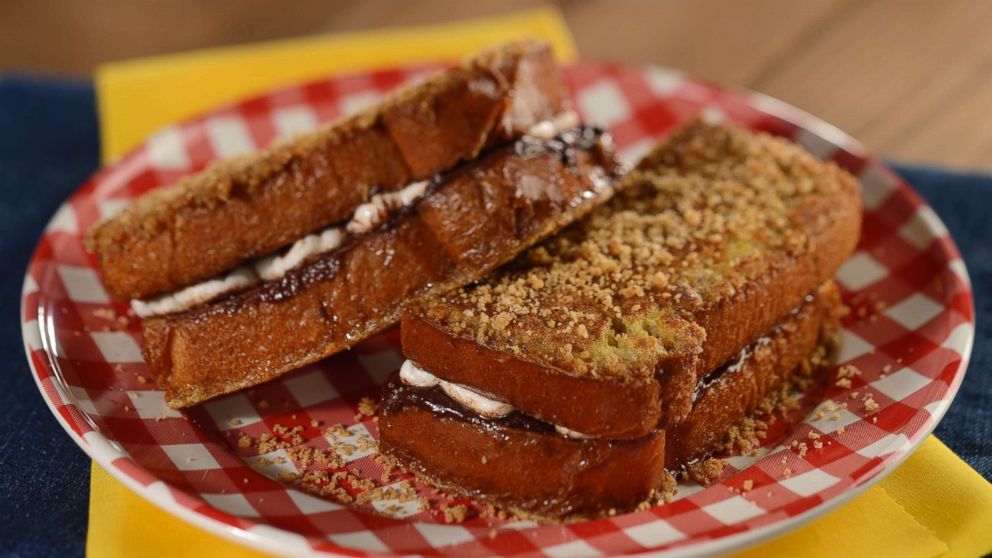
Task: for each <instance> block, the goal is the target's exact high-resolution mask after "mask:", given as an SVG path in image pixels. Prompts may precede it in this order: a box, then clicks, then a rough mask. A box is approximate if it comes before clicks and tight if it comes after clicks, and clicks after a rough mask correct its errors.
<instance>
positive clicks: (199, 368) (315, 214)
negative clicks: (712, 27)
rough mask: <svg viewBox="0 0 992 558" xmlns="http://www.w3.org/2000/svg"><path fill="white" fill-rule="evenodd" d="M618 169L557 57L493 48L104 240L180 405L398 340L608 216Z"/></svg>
mask: <svg viewBox="0 0 992 558" xmlns="http://www.w3.org/2000/svg"><path fill="white" fill-rule="evenodd" d="M619 172H620V165H619V164H618V163H617V162H616V159H615V158H614V155H613V152H612V143H611V139H610V136H609V134H607V133H605V132H604V131H602V130H600V129H598V128H595V127H592V126H586V125H583V124H582V123H581V122H580V121H579V117H578V115H577V114H576V113H575V112H574V111H572V110H571V107H570V102H569V99H568V98H567V95H566V93H565V88H564V85H563V83H562V80H561V74H560V71H559V68H558V66H557V65H556V63H555V60H554V57H553V55H552V52H551V50H550V48H549V46H548V45H547V44H545V43H542V42H536V41H529V40H522V41H518V42H514V43H509V44H506V45H502V46H498V47H495V48H491V49H489V50H486V51H484V52H482V53H481V54H478V55H476V56H475V57H472V58H470V59H468V60H467V61H465V62H463V63H462V64H460V65H458V66H456V67H454V68H451V69H449V70H446V71H444V72H441V73H439V74H437V75H435V76H433V77H432V78H430V79H428V80H427V81H426V82H424V83H421V84H419V85H413V86H409V87H406V88H404V89H401V90H399V91H397V92H395V93H393V94H391V95H388V96H387V97H386V98H384V99H383V100H382V101H381V102H379V103H378V104H376V105H375V106H372V107H370V108H368V109H366V110H364V111H363V112H361V113H359V114H356V115H353V116H349V117H345V118H343V119H341V120H339V121H337V122H334V123H331V124H329V125H327V126H324V127H322V128H320V129H319V130H317V131H315V132H312V133H309V134H304V135H302V136H298V137H296V138H292V139H289V140H285V141H282V142H280V143H278V144H276V145H275V146H273V147H270V148H269V149H266V150H264V151H262V152H260V153H257V154H253V155H247V156H244V157H241V158H238V159H234V160H229V161H224V162H221V163H219V164H216V165H214V166H212V167H210V168H208V169H207V170H206V171H204V172H202V173H200V174H197V175H195V176H191V177H189V178H186V179H184V180H182V181H180V182H179V183H177V184H175V185H173V186H170V187H166V188H163V189H161V190H156V191H152V192H150V193H148V194H146V195H145V196H143V197H141V198H139V199H138V200H136V201H135V202H134V203H133V204H132V205H131V206H130V207H128V208H126V209H125V210H124V211H123V212H122V213H120V214H119V215H118V216H116V217H113V218H111V219H109V220H107V221H105V222H103V223H99V224H97V225H96V226H94V227H92V228H91V229H90V230H89V231H88V234H87V245H88V247H89V248H90V249H91V250H92V251H93V252H94V253H95V255H96V257H97V260H98V261H99V263H100V268H101V271H102V276H103V281H104V284H105V286H106V288H107V290H108V292H110V293H111V294H112V295H114V296H116V297H131V298H132V300H131V307H132V309H133V311H134V313H135V314H136V315H138V316H139V317H140V318H142V319H143V321H142V334H143V341H144V343H143V352H144V356H145V360H146V361H147V363H148V365H149V367H150V369H151V373H152V376H153V377H154V378H155V380H156V382H157V383H158V385H159V386H160V387H162V388H163V389H164V390H165V392H166V401H167V403H168V404H169V405H170V406H172V407H175V408H179V407H184V406H189V405H193V404H196V403H199V402H201V401H204V400H206V399H209V398H211V397H215V396H217V395H221V394H224V393H228V392H230V391H234V390H237V389H241V388H244V387H248V386H251V385H255V384H257V383H260V382H263V381H266V380H269V379H271V378H274V377H276V376H278V375H280V374H282V373H284V372H286V371H288V370H290V369H293V368H296V367H299V366H302V365H304V364H308V363H310V362H313V361H315V360H318V359H320V358H323V357H326V356H329V355H331V354H333V353H335V352H337V351H340V350H343V349H346V348H348V347H351V346H352V345H354V344H356V343H358V342H360V341H361V340H363V339H364V338H366V337H368V336H369V335H372V334H374V333H376V332H378V331H381V330H382V329H384V328H386V327H389V326H391V325H393V324H394V323H395V322H396V321H398V319H399V314H400V309H401V306H402V305H404V304H406V303H409V302H410V300H411V299H414V298H417V297H420V296H423V295H425V294H426V293H427V292H428V291H430V290H431V289H435V290H436V289H445V288H453V287H458V286H461V285H464V284H466V283H468V282H471V281H475V280H477V279H479V278H480V277H482V276H483V275H485V274H486V273H488V272H489V271H491V270H492V269H494V268H496V267H498V266H499V265H501V264H503V263H505V262H506V261H508V260H510V259H512V258H513V257H514V256H516V255H517V253H519V252H520V251H521V250H524V249H526V248H528V247H530V246H531V245H533V244H534V243H536V242H538V241H540V240H542V239H543V238H544V237H546V236H548V235H549V234H551V233H553V232H556V231H557V230H558V229H560V228H562V227H564V226H566V225H568V224H569V223H571V222H572V221H573V220H575V219H576V218H579V217H581V216H583V215H584V214H586V213H587V212H588V211H590V210H591V209H592V208H593V207H595V206H596V205H599V204H601V203H602V202H603V201H605V200H606V199H608V198H609V197H610V196H611V195H612V191H613V179H614V177H615V176H616V175H617V174H618V173H619Z"/></svg>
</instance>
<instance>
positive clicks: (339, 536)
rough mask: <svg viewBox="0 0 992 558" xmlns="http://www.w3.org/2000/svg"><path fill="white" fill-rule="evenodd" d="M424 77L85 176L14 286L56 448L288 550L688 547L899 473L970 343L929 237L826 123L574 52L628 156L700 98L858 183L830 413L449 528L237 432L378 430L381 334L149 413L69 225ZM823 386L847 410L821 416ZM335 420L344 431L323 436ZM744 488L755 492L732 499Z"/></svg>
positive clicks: (268, 108)
mask: <svg viewBox="0 0 992 558" xmlns="http://www.w3.org/2000/svg"><path fill="white" fill-rule="evenodd" d="M430 69H431V68H424V67H420V68H415V69H408V70H400V71H385V72H375V73H368V74H362V75H353V76H348V77H340V78H334V79H329V80H325V81H319V82H315V83H310V84H306V85H300V86H297V87H292V88H289V89H284V90H281V91H278V92H275V93H272V94H269V95H265V96H262V97H258V98H256V99H252V100H249V101H246V102H243V103H238V104H235V105H232V106H228V107H224V108H221V109H219V110H217V111H215V112H212V113H210V114H207V115H204V116H202V117H200V118H196V119H194V120H191V121H189V122H186V123H184V124H179V125H176V126H172V127H169V128H166V129H164V130H162V131H160V132H158V133H156V134H155V135H154V136H152V137H151V138H149V140H148V142H147V143H146V144H145V145H143V146H142V147H140V148H139V149H138V150H136V151H134V152H132V153H131V154H130V155H128V156H126V157H124V158H123V159H121V160H119V161H117V162H116V163H114V164H112V165H110V166H109V167H107V168H105V169H103V170H102V171H100V172H99V173H98V174H97V175H96V176H94V177H93V178H92V179H91V180H90V181H89V182H87V183H86V184H85V185H83V186H82V187H81V188H80V189H79V191H78V192H76V194H75V195H73V196H72V197H71V198H70V199H69V200H68V201H67V202H66V203H65V204H64V205H63V206H62V207H61V208H60V209H59V211H58V213H56V214H55V216H54V217H53V218H52V221H51V223H49V225H48V228H47V229H46V231H45V233H44V236H43V237H42V238H41V240H40V242H39V244H38V249H37V251H36V252H35V254H34V258H33V259H32V261H31V264H30V266H29V268H28V272H27V276H26V277H25V280H24V291H23V308H22V315H21V319H22V321H23V331H24V343H25V347H26V350H27V356H28V359H29V360H30V362H31V367H32V369H33V371H34V374H35V379H36V380H37V382H38V387H39V389H40V390H41V392H42V393H43V394H44V397H45V399H46V401H48V404H49V406H50V407H51V409H52V412H53V413H54V414H55V416H56V417H57V418H58V420H59V421H60V422H61V423H62V425H63V426H64V427H65V429H66V431H67V432H68V433H69V435H70V436H71V437H72V438H73V440H75V441H76V443H78V444H79V445H80V446H81V447H82V448H83V450H84V451H86V452H87V453H88V454H89V455H90V456H91V457H92V458H93V459H94V460H95V461H97V462H98V463H99V464H100V465H101V466H102V467H104V468H105V469H107V470H108V471H109V472H110V473H111V474H113V475H114V476H115V477H117V479H119V480H120V481H122V482H123V483H124V484H126V485H127V486H128V487H130V488H131V489H132V490H134V491H135V492H137V493H138V494H140V495H141V496H142V497H144V498H146V499H148V500H150V501H151V502H153V503H155V504H156V505H158V506H160V507H161V508H163V509H165V510H167V511H169V512H171V513H173V514H175V515H178V516H179V517H182V518H183V519H186V520H187V521H190V522H191V523H194V524H196V525H198V526H201V527H203V528H205V529H207V530H209V531H212V532H214V533H218V534H221V535H223V536H226V537H228V538H231V539H233V540H235V541H238V542H241V543H244V544H247V545H250V546H253V547H257V548H259V549H263V550H267V551H271V552H276V553H284V554H293V555H305V554H318V553H328V554H347V555H363V556H364V555H370V554H422V555H457V556H468V555H490V554H496V555H507V556H553V557H554V556H565V555H575V556H600V555H613V554H623V553H643V552H648V551H649V552H659V551H664V552H665V553H666V555H673V556H674V555H678V556H690V555H692V556H697V555H704V554H712V553H716V552H719V551H723V550H727V549H731V548H737V547H739V546H742V545H746V544H750V543H753V542H756V541H758V540H761V539H764V538H767V537H769V536H772V535H774V534H777V533H781V532H783V531H785V530H787V529H791V528H794V527H796V526H797V525H799V524H801V523H803V522H805V521H808V520H810V519H812V518H813V517H816V516H818V515H820V514H822V513H824V512H825V511H827V510H828V509H830V508H833V507H835V506H837V505H838V504H840V503H841V502H843V501H845V500H847V499H849V498H851V497H852V496H854V495H855V494H858V493H859V492H861V491H863V490H864V489H866V488H867V487H868V486H869V485H871V484H872V483H874V482H877V481H878V480H879V479H880V478H881V477H882V476H884V475H885V474H886V473H888V472H889V471H891V470H892V469H893V468H894V467H896V466H897V465H898V464H899V463H900V462H901V461H902V460H903V459H904V458H905V457H906V456H907V455H908V454H909V453H910V452H911V451H912V450H913V448H914V447H915V446H916V445H917V444H918V443H920V441H922V440H923V439H924V438H925V437H926V436H927V435H928V434H929V433H930V432H931V431H932V430H933V428H934V427H935V426H936V424H937V422H938V421H939V420H940V418H941V416H943V414H944V412H945V411H946V410H947V406H948V405H949V404H950V402H951V400H952V399H953V397H954V394H955V392H956V391H957V389H958V386H959V385H960V383H961V379H962V377H963V376H964V371H965V368H966V366H967V361H968V356H969V354H970V351H971V343H972V337H973V326H974V317H973V309H972V295H971V289H970V286H969V281H968V275H967V272H966V271H965V267H964V263H963V262H962V260H961V257H960V255H959V254H958V251H957V249H956V248H955V246H954V243H953V241H952V240H951V238H950V237H949V236H948V233H947V230H946V229H945V228H944V225H943V224H942V223H941V222H940V220H939V219H938V218H937V216H936V215H935V214H934V212H933V211H932V210H931V209H930V208H929V207H928V206H927V205H926V204H924V203H923V201H922V200H921V199H920V198H919V197H918V196H917V195H916V194H915V193H914V192H913V191H912V189H911V188H910V187H909V186H908V185H907V184H906V183H905V182H903V181H902V180H901V179H900V178H899V177H898V176H896V175H895V174H894V173H893V172H892V171H890V170H889V169H888V168H886V167H885V165H884V164H882V163H881V162H880V161H879V160H877V159H875V158H873V157H871V156H869V155H867V154H866V153H865V152H864V150H863V149H862V147H861V146H860V145H859V144H858V143H857V142H855V141H854V140H853V139H851V138H850V137H848V136H847V135H845V134H844V133H842V132H840V131H839V130H837V129H836V128H834V127H832V126H829V125H827V124H825V123H823V122H821V121H820V120H817V119H815V118H813V117H811V116H809V115H807V114H805V113H803V112H801V111H798V110H796V109H794V108H791V107H789V106H787V105H785V104H783V103H781V102H778V101H775V100H773V99H769V98H768V97H764V96H761V95H757V94H753V93H747V92H730V91H726V90H724V89H721V88H719V87H715V86H713V85H710V84H707V83H702V82H699V81H696V80H693V79H690V78H687V77H685V76H682V75H680V74H678V73H675V72H672V71H669V70H663V69H659V68H643V69H635V68H624V67H618V66H608V65H592V64H580V65H577V66H573V67H571V68H569V69H568V71H567V80H568V83H569V86H570V87H571V89H572V91H573V93H574V99H575V102H576V105H577V107H578V109H579V110H580V111H581V112H582V114H583V116H585V118H586V119H587V120H588V121H590V122H596V123H600V124H603V125H605V126H606V127H607V128H609V129H610V130H611V131H612V132H613V134H614V135H615V138H616V142H617V145H618V147H619V148H620V150H621V153H622V154H623V156H624V157H625V158H626V159H628V160H636V158H637V157H638V156H639V154H641V153H644V152H645V151H646V150H647V149H648V148H649V147H650V146H651V145H653V144H654V143H655V142H656V141H657V140H658V139H659V138H660V137H662V136H663V135H664V134H665V133H666V132H668V131H670V130H671V129H672V128H673V127H674V126H677V125H678V124H679V123H681V122H683V121H684V120H686V119H687V118H689V117H691V116H692V115H694V114H696V113H698V112H699V111H705V112H706V113H709V115H710V116H712V117H716V118H725V119H727V120H729V121H732V122H735V123H737V124H739V125H742V126H746V127H748V128H751V129H755V130H764V131H768V132H771V133H774V134H778V135H782V136H786V137H788V138H791V139H793V140H795V141H797V142H799V143H800V144H802V145H803V146H804V147H805V148H806V149H808V150H809V151H811V152H812V153H814V154H815V155H817V156H819V157H822V158H824V159H830V160H833V161H836V162H837V163H838V164H840V165H841V166H843V167H844V168H846V169H848V170H849V171H850V172H852V173H853V174H855V175H857V176H858V177H859V178H860V179H861V183H862V185H863V187H864V205H865V208H864V209H865V221H864V235H863V238H862V239H861V243H860V245H859V247H858V250H857V252H856V253H855V254H854V256H852V257H851V259H850V260H849V261H848V262H847V263H846V264H845V265H844V267H843V268H841V270H840V272H839V273H838V279H839V282H840V284H841V285H842V287H843V290H844V296H845V300H846V301H847V303H848V304H849V305H850V306H851V308H852V310H853V311H852V312H851V313H850V315H849V316H848V318H847V319H846V323H845V331H844V337H843V345H842V348H841V350H840V351H839V355H838V356H837V359H836V360H837V364H844V363H850V364H853V365H855V366H856V367H857V368H859V369H860V370H862V371H863V373H862V374H861V375H860V376H857V377H855V378H853V379H852V385H851V386H850V388H848V389H841V388H839V387H837V386H836V385H834V383H831V387H830V388H829V389H828V391H827V393H826V395H824V401H823V402H822V403H821V405H820V408H819V411H823V410H824V409H831V410H829V411H828V412H825V413H824V412H817V409H814V411H812V412H810V413H809V416H807V417H805V420H803V419H800V421H799V422H798V425H797V426H796V427H795V428H794V429H793V431H792V432H790V433H786V437H785V438H782V439H780V440H776V441H774V442H770V443H769V444H768V447H765V448H762V449H761V451H760V452H759V454H758V455H757V456H755V457H734V458H731V460H730V466H729V467H728V468H727V470H726V472H725V474H724V475H723V477H722V479H721V480H720V482H718V483H717V484H715V485H712V486H710V487H708V488H705V489H702V488H699V487H698V486H697V487H693V486H688V485H686V486H682V487H681V493H680V498H679V499H678V500H676V501H674V502H673V503H671V504H668V505H665V506H660V507H656V508H654V509H649V510H646V511H640V512H637V513H631V514H627V515H622V516H616V517H612V518H609V519H602V520H597V521H588V522H582V523H577V524H572V525H567V526H541V525H536V524H533V523H530V522H515V523H507V522H505V521H504V522H499V521H495V520H486V519H482V518H475V519H470V520H468V521H466V522H464V523H461V524H445V523H444V522H443V513H441V512H440V510H439V504H440V503H441V502H443V499H442V498H439V497H438V496H437V494H436V493H433V492H432V491H431V490H430V489H428V488H426V487H424V486H421V485H420V484H419V482H418V481H416V480H415V479H410V478H408V477H407V476H404V475H402V474H400V473H396V472H393V473H389V474H387V475H386V476H383V469H382V467H381V465H379V464H378V462H377V461H376V460H375V459H374V458H373V457H372V456H370V455H368V452H367V451H353V452H350V453H348V452H345V453H348V454H347V455H346V456H344V454H342V455H343V456H344V457H345V458H346V459H347V461H348V463H347V465H346V468H347V469H348V470H349V471H350V472H352V473H354V474H355V475H357V476H358V477H362V478H367V479H369V480H370V481H371V482H372V483H374V484H375V485H377V486H383V485H390V486H409V487H411V488H412V489H414V490H416V491H417V493H418V494H419V495H420V496H422V497H425V498H426V505H425V504H422V503H418V502H417V501H413V502H401V501H398V500H395V499H394V500H392V501H390V500H382V499H380V500H374V499H373V500H372V501H371V502H367V503H365V504H364V505H363V506H360V507H357V508H353V507H349V506H345V505H342V504H341V502H340V501H335V500H334V499H333V498H331V499H325V498H319V497H315V496H312V495H308V494H306V493H304V492H303V491H300V490H298V489H295V488H292V487H291V486H290V485H287V484H284V483H281V482H279V481H277V480H275V479H277V478H283V477H280V473H290V474H297V473H305V472H307V471H309V472H313V471H314V470H315V469H317V468H319V467H321V465H319V464H309V465H307V464H306V463H303V462H300V461H299V460H297V461H294V459H293V458H292V456H290V455H288V454H286V453H285V451H284V450H277V451H273V452H271V453H270V454H266V455H263V456H259V455H258V454H257V450H256V449H254V448H252V447H247V448H244V447H240V445H239V444H238V443H237V441H238V439H239V437H240V436H241V435H242V434H245V435H248V436H252V437H255V438H257V437H259V436H260V435H262V434H264V433H271V432H272V430H273V428H275V427H276V425H277V424H281V425H285V426H288V427H293V426H297V425H299V426H301V427H302V432H300V434H301V435H302V436H303V437H304V439H305V443H307V444H308V445H311V446H314V447H319V448H325V449H326V448H340V447H341V444H342V442H347V441H349V440H350V441H354V439H355V438H356V437H361V436H369V435H371V436H373V437H374V436H375V435H376V427H375V422H374V421H372V420H370V419H368V418H367V417H366V418H362V417H361V416H359V417H358V418H357V420H356V411H357V406H358V401H359V400H360V399H361V398H362V397H366V396H373V397H374V396H375V395H376V394H377V391H378V385H379V384H381V382H382V381H383V379H384V377H385V376H386V375H387V374H388V373H390V372H391V371H393V370H395V369H397V367H398V365H399V363H400V362H401V356H400V353H399V344H398V336H397V335H396V332H395V331H393V332H389V333H386V334H383V335H380V336H378V337H376V338H374V339H370V340H368V341H367V342H365V343H362V344H361V345H360V346H359V347H357V348H356V349H354V350H352V351H350V352H348V353H345V354H341V355H338V356H335V357H332V358H330V359H328V360H325V361H323V362H321V363H318V364H317V365H314V366H310V367H307V368H305V369H303V370H301V371H298V372H295V373H292V374H289V375H287V376H285V377H283V378H282V379H279V380H277V381H274V382H271V383H269V384H266V385H264V386H260V387H258V388H255V389H252V390H248V391H246V392H241V393H236V394H232V395H229V396H226V397H223V398H220V399H218V400H215V401H212V402H209V403H207V404H205V405H202V406H199V407H197V408H194V409H192V410H191V411H189V412H184V413H180V412H176V411H172V410H169V409H167V408H166V407H165V405H164V402H163V396H162V392H160V391H158V390H156V389H155V387H154V385H153V384H151V383H146V381H145V379H144V378H145V377H146V376H148V372H147V367H146V365H145V364H144V363H143V362H142V358H141V351H140V349H139V342H140V335H139V326H138V321H137V320H136V319H134V318H133V316H129V315H128V314H127V304H126V303H124V302H118V301H112V300H110V299H109V298H108V296H107V294H106V292H105V291H104V289H103V287H102V286H101V284H100V280H99V277H98V275H97V268H96V264H95V261H94V259H93V257H92V256H90V255H88V254H87V253H86V252H85V251H84V249H83V243H82V236H83V232H84V231H85V230H86V229H87V228H88V227H89V226H90V225H91V224H93V223H94V222H96V221H97V220H99V219H101V218H103V217H105V216H107V215H109V214H112V213H113V212H115V211H117V210H119V209H120V208H121V207H122V206H123V205H124V204H126V203H127V202H128V201H129V200H130V199H132V198H133V197H134V196H136V195H138V194H141V193H142V192H146V191H148V190H150V189H152V188H156V187H158V186H162V185H164V184H169V183H172V182H173V181H175V180H176V179H178V178H179V177H180V176H182V175H184V174H187V173H189V172H191V171H194V170H198V169H200V168H202V167H203V166H205V165H206V164H207V163H208V162H210V161H211V160H214V159H216V158H218V157H225V156H230V155H235V154H238V153H243V152H246V151H250V150H253V149H256V148H258V147H260V146H264V145H266V144H268V143H269V142H271V141H272V140H273V138H275V137H277V136H283V135H287V134H291V133H294V132H298V131H302V130H307V129H310V128H312V127H313V126H314V125H315V124H316V123H318V122H322V121H326V120H329V119H331V118H334V117H336V116H338V115H339V114H341V113H344V112H348V111H351V110H354V109H355V108H356V107H358V106H360V105H364V104H366V103H368V102H370V101H371V100H373V99H375V98H376V97H378V96H379V95H381V94H382V93H383V92H385V91H387V90H389V89H391V88H393V87H395V86H396V85H399V84H400V83H403V82H406V81H408V80H410V79H417V78H420V77H422V76H423V75H424V74H425V72H427V71H428V70H430ZM854 392H858V393H857V395H855V394H854ZM868 396H870V398H869V397H868ZM827 398H829V399H830V400H832V401H833V402H837V403H840V402H843V403H846V404H847V407H846V408H841V409H838V410H832V409H834V407H833V406H832V405H831V403H830V402H828V401H827ZM818 417H820V418H818ZM311 421H316V422H313V423H312V422H311ZM334 423H343V424H344V425H345V426H346V427H347V432H346V433H345V432H340V431H339V432H338V433H337V434H334V433H332V432H329V431H328V430H326V428H325V427H326V426H327V425H330V424H334ZM312 424H319V425H320V426H318V427H314V426H311V425H312ZM841 427H843V428H841ZM276 430H278V428H276ZM838 432H839V433H838ZM810 433H816V434H819V435H820V436H821V437H820V438H819V440H820V441H821V442H822V443H823V444H822V447H820V448H816V447H813V444H812V442H811V443H810V444H809V448H808V450H807V451H800V450H799V449H798V448H792V447H790V445H791V442H792V441H793V440H798V441H809V440H811V439H812V438H814V437H815V435H814V436H810ZM280 452H282V453H280ZM747 481H750V482H747ZM748 484H751V485H753V488H752V489H751V490H749V491H748V490H742V488H743V487H744V486H747V485H748ZM348 490H349V491H350V492H351V493H355V492H358V491H360V488H357V487H349V488H348ZM383 514H385V515H389V516H391V517H385V516H384V515H383Z"/></svg>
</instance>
